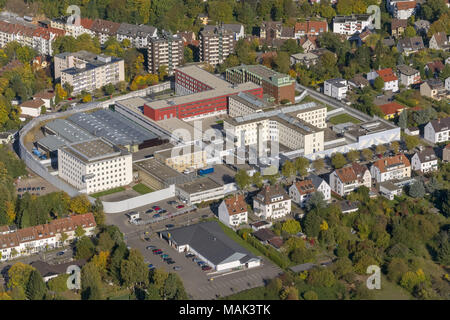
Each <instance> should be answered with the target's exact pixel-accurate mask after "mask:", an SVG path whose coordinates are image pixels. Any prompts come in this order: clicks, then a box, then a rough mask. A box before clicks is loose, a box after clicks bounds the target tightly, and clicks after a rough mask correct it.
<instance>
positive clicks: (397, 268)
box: [387, 258, 408, 283]
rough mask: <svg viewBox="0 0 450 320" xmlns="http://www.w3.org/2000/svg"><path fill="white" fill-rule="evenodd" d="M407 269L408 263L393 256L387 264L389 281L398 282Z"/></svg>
mask: <svg viewBox="0 0 450 320" xmlns="http://www.w3.org/2000/svg"><path fill="white" fill-rule="evenodd" d="M407 271H408V264H407V263H406V262H405V260H403V259H400V258H393V259H392V260H391V262H389V264H388V266H387V277H388V279H389V280H390V281H392V282H394V283H398V282H399V281H400V279H401V278H402V275H403V274H405V273H406V272H407Z"/></svg>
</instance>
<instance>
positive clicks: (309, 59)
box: [291, 52, 319, 68]
mask: <svg viewBox="0 0 450 320" xmlns="http://www.w3.org/2000/svg"><path fill="white" fill-rule="evenodd" d="M318 61H319V56H318V55H317V54H314V53H312V52H308V53H295V54H293V55H291V65H296V64H297V63H301V64H303V65H305V66H306V67H307V68H309V67H311V66H313V65H315V64H316V63H317V62H318Z"/></svg>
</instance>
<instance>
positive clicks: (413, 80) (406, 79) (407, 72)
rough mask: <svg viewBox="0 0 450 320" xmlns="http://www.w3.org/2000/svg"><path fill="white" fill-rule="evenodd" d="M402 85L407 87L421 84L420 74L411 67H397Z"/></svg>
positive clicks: (402, 65)
mask: <svg viewBox="0 0 450 320" xmlns="http://www.w3.org/2000/svg"><path fill="white" fill-rule="evenodd" d="M397 72H398V75H399V77H400V83H401V84H403V85H404V86H405V87H409V86H411V85H413V84H418V83H420V81H421V80H420V72H419V70H416V69H414V68H412V67H410V66H407V65H404V64H401V65H398V66H397Z"/></svg>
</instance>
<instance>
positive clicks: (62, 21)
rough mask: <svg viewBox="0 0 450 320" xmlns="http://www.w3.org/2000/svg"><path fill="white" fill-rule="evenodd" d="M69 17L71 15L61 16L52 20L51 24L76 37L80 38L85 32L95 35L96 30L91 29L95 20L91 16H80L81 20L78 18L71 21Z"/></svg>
mask: <svg viewBox="0 0 450 320" xmlns="http://www.w3.org/2000/svg"><path fill="white" fill-rule="evenodd" d="M68 18H69V17H60V18H56V19H53V20H50V26H51V27H52V28H55V29H60V30H64V31H65V32H66V35H68V36H71V37H74V38H78V37H79V36H80V35H82V34H84V33H87V34H89V35H90V36H94V32H93V31H91V28H92V24H93V23H94V20H92V19H89V18H80V20H79V21H77V20H76V19H74V20H73V21H70V20H69V19H68Z"/></svg>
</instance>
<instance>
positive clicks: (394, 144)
mask: <svg viewBox="0 0 450 320" xmlns="http://www.w3.org/2000/svg"><path fill="white" fill-rule="evenodd" d="M391 150H392V151H393V152H394V153H398V151H399V150H400V144H399V143H398V141H393V142H391Z"/></svg>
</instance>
